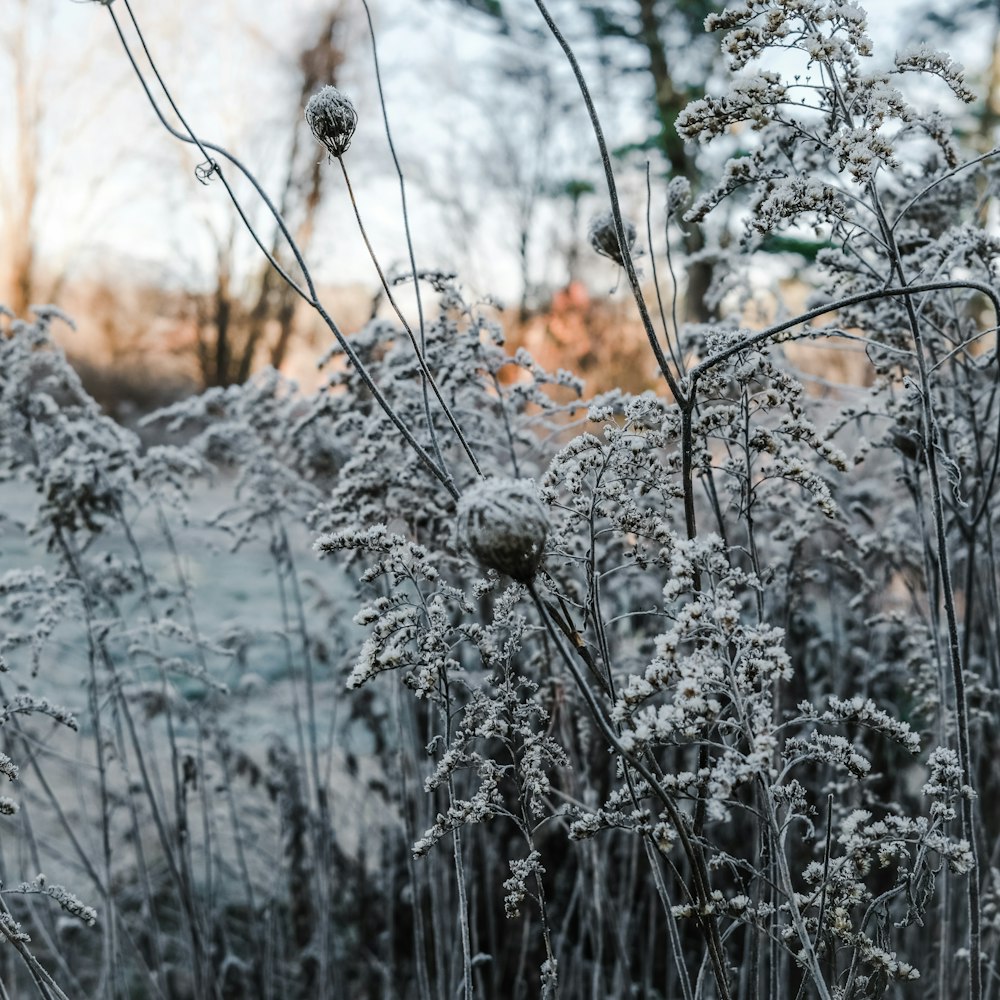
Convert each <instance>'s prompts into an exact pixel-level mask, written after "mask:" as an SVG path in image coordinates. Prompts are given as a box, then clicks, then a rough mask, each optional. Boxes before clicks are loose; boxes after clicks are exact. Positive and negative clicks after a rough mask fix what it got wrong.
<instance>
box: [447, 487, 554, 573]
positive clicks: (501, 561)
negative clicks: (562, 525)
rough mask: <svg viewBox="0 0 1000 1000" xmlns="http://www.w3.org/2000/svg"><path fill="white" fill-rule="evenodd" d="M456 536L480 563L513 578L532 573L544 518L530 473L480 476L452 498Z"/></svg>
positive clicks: (540, 547)
mask: <svg viewBox="0 0 1000 1000" xmlns="http://www.w3.org/2000/svg"><path fill="white" fill-rule="evenodd" d="M458 524H459V532H460V535H461V538H462V541H463V542H464V544H465V545H466V547H467V548H468V549H469V551H470V552H472V554H473V555H474V556H475V557H476V558H477V559H478V560H479V561H480V562H481V563H482V564H483V565H484V566H486V567H488V568H489V569H495V570H496V571H497V572H498V573H505V574H506V575H507V576H509V577H512V578H513V579H514V580H516V581H517V582H518V583H524V584H528V583H531V581H532V580H533V579H534V578H535V574H536V573H537V572H538V570H539V567H540V566H541V565H542V557H543V555H544V552H545V539H546V537H547V536H548V533H549V519H548V515H547V514H546V512H545V508H544V507H543V506H542V504H541V501H540V500H539V499H538V494H537V492H536V490H535V484H534V483H533V482H532V481H531V480H530V479H486V480H483V481H482V482H480V483H477V484H476V485H475V486H473V487H471V488H470V489H469V490H468V491H467V492H466V493H465V494H464V495H463V496H462V499H461V500H460V501H459V503H458Z"/></svg>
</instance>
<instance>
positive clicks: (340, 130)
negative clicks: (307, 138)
mask: <svg viewBox="0 0 1000 1000" xmlns="http://www.w3.org/2000/svg"><path fill="white" fill-rule="evenodd" d="M306 121H307V122H308V123H309V128H310V129H312V134H313V135H314V136H316V138H317V140H318V141H319V142H321V143H323V145H324V146H326V148H327V150H328V151H329V153H330V155H331V156H337V157H339V156H343V155H344V153H346V152H347V148H348V147H349V146H350V145H351V138H352V137H353V135H354V129H355V128H356V127H357V124H358V113H357V111H356V110H355V109H354V105H353V104H352V103H351V101H350V99H349V98H348V97H346V96H345V95H344V94H342V93H341V92H340V91H339V90H337V88H336V87H324V88H323V89H322V90H319V91H317V92H316V93H315V94H313V95H312V97H310V98H309V103H308V104H307V105H306Z"/></svg>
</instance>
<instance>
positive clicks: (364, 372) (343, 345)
mask: <svg viewBox="0 0 1000 1000" xmlns="http://www.w3.org/2000/svg"><path fill="white" fill-rule="evenodd" d="M123 2H124V3H125V8H126V10H127V11H128V13H129V17H130V18H131V20H132V24H133V25H134V26H135V30H136V33H137V35H138V37H139V40H140V43H141V45H142V48H143V51H144V52H145V53H146V58H147V59H148V61H149V65H150V67H151V68H152V71H153V74H154V76H155V77H156V79H157V82H158V83H159V84H160V87H161V88H162V90H163V92H164V94H165V95H166V97H167V101H168V102H169V103H170V106H171V107H172V108H173V109H174V111H175V112H176V113H177V116H178V118H180V120H181V122H182V123H183V125H184V128H185V129H186V130H187V131H186V132H182V131H180V130H179V129H176V128H174V127H173V125H171V124H170V122H168V121H167V119H166V117H165V116H164V114H163V112H162V110H161V109H160V107H159V105H158V104H157V102H156V98H155V97H154V96H153V93H152V90H151V89H150V87H149V84H148V83H147V82H146V78H145V77H144V76H143V74H142V70H141V69H140V68H139V64H138V63H137V62H136V59H135V55H134V54H133V52H132V50H131V48H130V47H129V44H128V41H127V40H126V38H125V34H124V32H123V31H122V27H121V24H120V23H119V21H118V17H117V15H116V14H115V12H114V8H113V6H112V5H111V4H106V5H105V6H106V7H107V9H108V13H109V14H110V15H111V20H112V22H113V23H114V26H115V31H116V32H117V33H118V38H119V40H120V41H121V43H122V47H123V48H124V50H125V54H126V56H127V57H128V60H129V62H130V63H131V65H132V69H133V70H134V71H135V74H136V77H137V78H138V80H139V83H140V84H141V85H142V89H143V90H144V91H145V93H146V97H147V99H148V100H149V103H150V105H151V106H152V108H153V111H154V112H155V114H156V117H157V118H158V119H159V120H160V123H161V124H162V125H163V127H164V128H165V129H166V130H167V131H168V132H169V133H170V134H171V135H172V136H174V138H175V139H179V140H180V141H181V142H186V143H189V144H191V145H194V146H197V147H198V149H199V150H201V152H202V153H205V151H206V150H212V151H213V152H216V153H218V154H219V155H220V156H222V157H224V158H225V159H227V160H228V161H229V162H230V163H232V164H233V166H235V167H236V168H237V170H239V171H240V173H241V174H242V175H243V176H244V177H245V178H246V179H247V180H248V181H249V182H250V184H251V185H252V186H253V188H254V190H255V191H256V192H257V194H258V195H260V197H261V199H262V200H263V202H264V204H265V205H266V206H267V208H268V210H269V211H270V213H271V215H272V216H273V217H274V219H275V221H276V222H277V224H278V226H279V228H280V229H281V233H282V235H283V236H284V237H285V239H286V241H287V242H288V246H289V247H290V249H291V251H292V254H293V255H294V256H295V260H296V262H297V263H298V265H299V267H300V268H301V270H302V274H303V278H304V280H305V283H306V289H303V288H302V286H301V285H299V284H298V283H297V282H296V281H295V280H294V279H293V278H291V276H290V275H289V274H288V273H287V271H285V270H284V268H282V266H281V265H280V264H279V263H278V261H277V260H275V258H274V257H273V255H272V254H271V253H270V252H269V251H268V249H267V248H266V247H265V246H264V243H263V241H262V240H261V238H260V236H259V235H258V233H257V231H256V230H255V229H254V227H253V224H252V223H251V222H250V220H249V218H247V215H246V212H245V210H244V209H243V206H242V205H241V204H240V202H239V199H238V198H237V197H236V193H235V192H234V191H233V189H232V187H231V186H230V184H229V182H228V181H227V180H226V178H225V176H224V175H223V173H222V168H221V167H220V166H219V165H218V164H217V163H215V161H211V171H210V173H213V174H215V175H217V176H218V177H219V179H220V180H221V181H222V184H223V186H224V187H225V189H226V193H227V194H228V195H229V198H230V200H231V201H232V203H233V205H234V207H235V208H236V211H237V213H238V214H239V216H240V219H241V220H242V222H243V224H244V226H246V229H247V231H248V232H249V233H250V235H251V237H253V240H254V242H255V243H256V244H257V246H258V247H259V248H260V250H261V252H262V253H263V254H264V256H265V257H266V258H267V260H268V262H269V263H270V264H271V266H272V267H273V268H275V270H276V271H277V272H278V274H280V275H281V277H282V278H283V279H284V280H285V281H286V282H287V283H288V285H289V286H290V287H291V288H292V290H293V291H294V292H295V293H296V294H297V295H299V296H300V297H301V298H302V299H303V300H304V301H305V302H306V303H307V304H308V305H310V306H311V307H312V308H313V309H315V310H316V312H317V313H318V314H319V316H320V318H321V319H322V320H323V322H324V323H325V324H326V326H327V328H328V329H329V330H330V332H331V333H332V334H333V335H334V337H335V338H336V340H337V343H338V344H339V345H340V349H341V350H342V351H343V352H344V354H345V355H346V356H347V359H348V361H350V363H351V364H352V365H353V367H354V368H355V370H356V371H357V373H358V375H359V376H360V377H361V380H362V382H364V384H365V387H366V388H367V389H368V391H369V392H370V393H371V394H372V398H373V399H374V400H375V402H376V403H377V405H378V406H379V408H380V409H381V410H382V412H383V413H385V415H386V416H387V417H388V418H389V420H390V421H391V422H392V424H393V426H394V427H395V428H396V430H397V431H399V433H400V435H401V436H402V438H403V440H405V441H406V443H407V444H408V445H409V446H410V448H412V449H413V451H414V452H415V453H416V455H417V457H418V458H419V459H420V461H421V462H422V463H423V465H424V466H425V467H426V468H427V470H428V471H429V472H430V473H431V475H433V476H434V478H435V479H437V480H438V481H439V482H440V483H441V484H442V485H443V486H444V487H445V489H447V490H448V492H449V493H450V494H451V496H452V499H454V500H457V499H458V497H459V491H458V488H457V487H456V486H455V484H454V482H453V481H452V480H451V477H450V476H449V475H448V474H447V472H445V471H444V470H443V469H442V468H441V467H440V466H439V465H438V464H437V462H435V461H434V459H433V458H431V456H430V455H429V454H428V453H427V451H426V450H425V449H424V448H423V446H422V445H421V444H420V443H419V442H418V441H417V439H416V438H415V437H414V436H413V434H412V433H411V431H410V430H409V428H408V427H407V426H406V425H405V424H404V423H403V421H402V419H401V418H400V416H399V415H398V414H397V413H396V411H395V409H393V407H392V405H391V404H390V403H389V401H388V400H387V399H386V398H385V396H384V395H383V394H382V392H381V391H380V390H379V388H378V386H377V385H376V384H375V382H374V380H373V379H372V377H371V375H370V373H369V372H368V369H367V368H366V367H365V366H364V363H363V362H362V361H361V359H360V358H359V357H358V355H357V352H356V351H355V350H354V348H353V347H352V346H351V344H350V341H348V339H347V337H346V336H345V335H344V333H343V332H342V331H341V329H340V327H338V326H337V324H336V323H335V322H334V321H333V318H332V317H331V316H330V315H329V313H327V311H326V309H324V308H323V305H322V303H321V302H320V300H319V297H318V296H317V294H316V288H315V285H314V283H313V280H312V276H311V275H310V273H309V269H308V268H307V266H306V264H305V260H304V258H303V256H302V252H301V251H300V249H299V247H298V244H297V243H296V242H295V240H294V238H293V237H292V234H291V233H290V232H289V230H288V227H287V225H286V223H285V221H284V219H283V217H282V215H281V213H280V212H279V211H278V209H277V208H276V207H275V205H274V203H273V202H272V201H271V199H270V198H269V197H268V196H267V194H266V192H265V191H264V189H263V187H261V185H260V183H259V181H258V180H257V179H256V177H254V175H253V174H252V173H251V171H250V170H249V169H248V168H247V167H245V166H244V165H243V164H242V163H241V162H240V161H239V160H238V159H237V158H236V157H235V156H233V155H232V154H231V153H229V152H228V151H227V150H225V149H224V148H223V147H221V146H218V145H216V144H215V143H211V142H206V141H204V140H203V139H199V138H198V137H197V136H196V135H195V134H194V133H193V132H192V131H191V129H190V128H189V126H188V125H187V122H186V121H185V119H184V118H183V116H182V115H181V113H180V111H179V110H178V108H177V104H176V102H175V101H174V99H173V97H172V96H171V95H170V91H169V90H168V89H167V86H166V83H165V82H164V80H163V78H162V77H161V76H160V72H159V70H158V69H157V68H156V64H155V63H154V62H153V59H152V56H151V55H150V53H149V49H148V47H147V46H146V41H145V38H144V37H143V35H142V31H141V30H140V28H139V25H138V22H137V21H136V18H135V15H134V14H133V13H132V8H131V7H130V6H129V3H128V0H123ZM206 158H207V159H210V158H209V157H207V156H206Z"/></svg>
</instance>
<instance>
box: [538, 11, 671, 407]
mask: <svg viewBox="0 0 1000 1000" xmlns="http://www.w3.org/2000/svg"><path fill="white" fill-rule="evenodd" d="M535 6H536V7H537V8H538V11H539V13H540V14H541V15H542V17H543V18H544V19H545V23H546V25H548V28H549V31H551V32H552V36H553V37H554V38H555V40H556V41H557V42H558V43H559V47H560V48H561V49H562V50H563V52H564V53H565V55H566V59H567V60H568V61H569V64H570V67H571V68H572V70H573V76H574V77H576V82H577V85H578V86H579V88H580V93H581V94H582V95H583V103H584V104H585V105H586V107H587V113H588V114H589V115H590V124H591V126H592V128H593V130H594V137H595V138H596V139H597V146H598V148H599V149H600V152H601V162H602V164H603V165H604V176H605V178H606V179H607V182H608V195H609V197H610V199H611V217H612V218H613V219H614V223H615V233H616V234H617V236H618V248H619V250H620V251H621V259H622V263H623V266H624V268H625V274H626V276H627V277H628V283H629V288H631V289H632V297H633V298H634V299H635V304H636V305H637V306H638V308H639V317H640V319H641V320H642V327H643V329H644V330H645V332H646V339H647V340H648V341H649V346H650V347H651V348H652V350H653V356H654V357H655V358H656V363H657V365H658V366H659V369H660V373H661V374H662V375H663V377H664V379H666V382H667V386H668V387H669V388H670V393H671V395H672V396H673V397H674V399H676V400H677V401H678V402H680V401H681V400H682V399H683V396H682V393H681V388H680V385H679V384H678V382H677V378H676V377H675V375H674V373H673V372H672V371H671V369H670V364H669V362H668V361H667V357H666V355H665V354H664V353H663V348H662V347H661V346H660V341H659V338H658V337H657V336H656V330H655V328H654V327H653V321H652V319H651V318H650V315H649V310H648V309H647V308H646V300H645V298H643V294H642V289H641V288H640V287H639V276H638V275H637V274H636V270H635V264H634V263H633V261H632V254H631V252H630V251H629V248H628V239H627V238H626V236H625V223H624V221H623V220H622V210H621V205H620V204H619V202H618V185H617V184H616V183H615V172H614V169H613V168H612V166H611V153H610V152H609V150H608V144H607V142H606V141H605V138H604V129H603V128H601V120H600V118H599V117H598V115H597V108H596V107H595V106H594V100H593V98H592V97H591V95H590V88H589V87H588V86H587V81H586V79H585V78H584V75H583V70H581V69H580V64H579V62H577V59H576V55H575V54H574V52H573V49H572V47H571V46H570V44H569V42H568V41H566V38H565V36H564V35H563V33H562V32H561V31H560V30H559V26H558V25H557V24H556V22H555V21H554V20H553V19H552V15H551V14H550V13H549V11H548V8H547V7H546V6H545V3H544V0H535Z"/></svg>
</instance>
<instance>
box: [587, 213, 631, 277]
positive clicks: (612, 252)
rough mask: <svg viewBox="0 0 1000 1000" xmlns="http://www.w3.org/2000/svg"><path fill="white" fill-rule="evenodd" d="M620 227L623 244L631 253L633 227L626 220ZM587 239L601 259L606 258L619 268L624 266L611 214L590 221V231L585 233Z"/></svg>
mask: <svg viewBox="0 0 1000 1000" xmlns="http://www.w3.org/2000/svg"><path fill="white" fill-rule="evenodd" d="M622 226H623V228H624V229H625V242H626V244H627V246H628V249H629V251H631V250H632V248H633V247H634V246H635V236H636V231H635V226H634V225H632V223H631V222H629V221H628V219H622ZM587 239H588V240H590V245H591V246H592V247H593V248H594V249H595V250H596V251H597V252H598V253H599V254H600V255H601V256H602V257H608V258H609V259H610V260H613V261H614V262H615V263H616V264H619V265H620V266H621V267H624V266H625V257H624V255H623V254H622V248H621V246H620V245H619V243H618V232H617V230H616V229H615V218H614V216H613V215H612V214H611V212H605V213H604V215H598V216H597V217H596V218H595V219H593V220H592V221H591V223H590V229H589V230H588V231H587Z"/></svg>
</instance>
